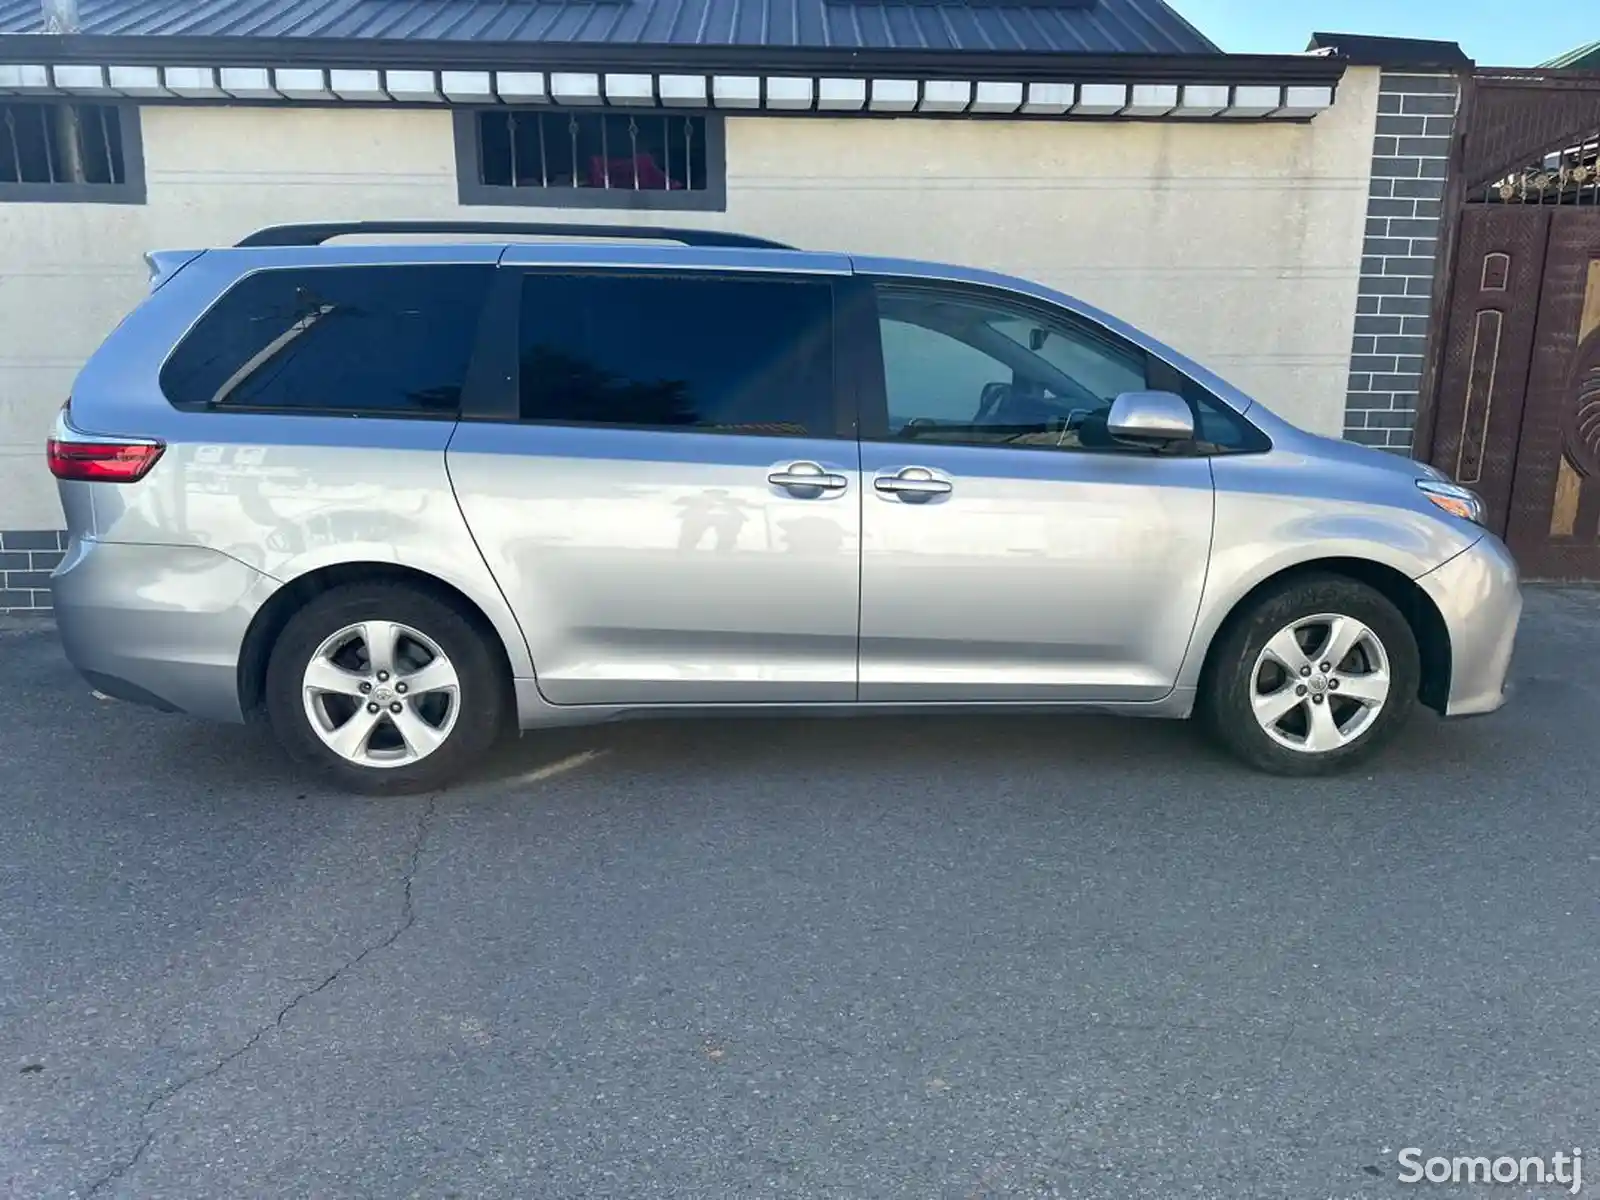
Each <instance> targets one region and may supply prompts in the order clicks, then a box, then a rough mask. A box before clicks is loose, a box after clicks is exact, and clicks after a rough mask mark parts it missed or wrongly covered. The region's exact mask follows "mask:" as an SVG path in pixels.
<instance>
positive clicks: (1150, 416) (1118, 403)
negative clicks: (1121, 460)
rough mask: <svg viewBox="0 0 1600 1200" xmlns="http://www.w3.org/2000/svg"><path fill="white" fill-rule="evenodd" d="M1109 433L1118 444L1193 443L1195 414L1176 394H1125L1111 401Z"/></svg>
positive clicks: (1159, 444) (1158, 444)
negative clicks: (1119, 442)
mask: <svg viewBox="0 0 1600 1200" xmlns="http://www.w3.org/2000/svg"><path fill="white" fill-rule="evenodd" d="M1106 432H1107V433H1109V434H1110V435H1111V436H1112V437H1114V438H1116V439H1117V440H1118V441H1123V442H1136V443H1138V444H1140V445H1144V446H1166V445H1170V444H1171V443H1173V442H1192V441H1194V413H1193V411H1191V409H1190V408H1189V402H1188V401H1187V400H1185V399H1184V398H1183V397H1182V396H1180V395H1178V394H1177V393H1175V392H1123V393H1122V395H1120V396H1118V397H1117V398H1116V399H1115V400H1113V401H1112V402H1111V411H1110V412H1109V413H1108V414H1106Z"/></svg>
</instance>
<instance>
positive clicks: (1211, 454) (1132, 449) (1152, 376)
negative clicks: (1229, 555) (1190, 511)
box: [857, 275, 1272, 458]
mask: <svg viewBox="0 0 1600 1200" xmlns="http://www.w3.org/2000/svg"><path fill="white" fill-rule="evenodd" d="M857 278H858V279H859V280H861V281H862V283H863V285H864V287H865V289H866V297H865V299H866V301H867V303H868V305H869V306H870V307H869V309H868V311H869V312H870V314H871V317H870V321H869V322H868V323H869V325H870V329H869V330H865V331H863V332H862V333H861V334H859V335H857V336H858V337H860V338H863V339H865V340H867V341H868V342H869V344H870V347H871V360H872V366H871V367H870V368H869V369H868V370H867V371H866V372H865V373H864V374H863V376H862V379H861V381H860V383H859V385H858V390H859V394H860V404H861V410H860V425H861V440H862V441H863V442H874V443H878V444H885V445H895V446H907V447H912V446H917V445H924V446H961V447H965V448H968V449H980V450H1008V451H1009V450H1016V451H1022V452H1027V453H1036V452H1044V453H1048V454H1100V455H1104V454H1116V455H1129V454H1132V455H1139V454H1145V455H1148V454H1151V453H1154V451H1152V450H1151V449H1150V448H1149V447H1141V446H1135V445H1132V444H1130V445H1128V446H1126V447H1122V446H1119V447H1115V448H1109V447H1098V446H1072V447H1058V446H1041V445H1029V444H1025V443H1017V444H1004V443H995V442H979V441H971V442H964V441H958V440H955V439H951V440H948V441H947V440H944V439H939V440H932V439H930V440H927V441H923V442H920V443H919V442H918V441H917V440H916V439H908V438H904V437H897V436H895V435H894V434H893V433H892V432H891V431H890V428H889V394H888V380H887V365H886V363H885V361H884V354H883V340H882V337H881V334H880V328H879V321H880V319H881V314H880V313H879V309H878V289H879V288H880V287H882V288H886V289H890V290H892V291H895V292H899V293H922V294H926V295H928V296H931V297H939V298H943V299H948V300H950V301H953V302H966V303H970V304H978V305H986V306H992V307H995V308H998V309H1001V310H1009V311H1011V312H1015V313H1018V314H1019V315H1021V314H1026V315H1028V316H1031V317H1037V318H1038V319H1039V320H1040V321H1041V322H1044V323H1047V324H1056V325H1064V326H1068V327H1071V326H1073V325H1078V326H1086V327H1090V328H1091V329H1092V331H1093V332H1094V334H1095V335H1096V336H1098V337H1100V338H1103V339H1105V340H1106V341H1109V342H1111V343H1112V344H1114V345H1117V346H1119V347H1126V348H1127V349H1130V350H1132V351H1134V352H1135V353H1136V354H1138V355H1140V356H1142V357H1143V358H1144V360H1145V379H1146V387H1148V388H1152V389H1156V390H1164V391H1172V392H1176V393H1177V394H1178V395H1180V396H1181V397H1182V398H1183V399H1184V400H1185V401H1187V402H1188V404H1189V408H1190V411H1191V412H1192V413H1194V416H1195V422H1196V427H1197V428H1198V425H1199V420H1200V414H1199V406H1200V405H1201V404H1210V405H1212V406H1213V407H1215V408H1218V409H1221V410H1222V411H1223V412H1225V413H1228V414H1229V415H1230V416H1231V417H1232V418H1233V420H1234V421H1236V422H1237V423H1238V425H1239V426H1240V428H1241V429H1242V430H1243V431H1244V434H1245V438H1246V441H1247V442H1248V444H1247V445H1245V446H1241V447H1224V446H1208V445H1205V444H1203V443H1200V442H1198V441H1196V442H1191V443H1188V444H1187V445H1186V446H1184V447H1178V448H1173V449H1169V450H1165V451H1162V452H1163V453H1166V454H1169V455H1171V454H1186V455H1189V456H1191V457H1206V458H1218V457H1231V456H1233V455H1239V454H1265V453H1266V452H1267V451H1269V450H1271V449H1272V439H1271V438H1269V437H1268V436H1267V435H1266V433H1264V432H1263V431H1262V430H1261V429H1260V427H1259V426H1257V425H1256V424H1255V423H1254V422H1252V421H1250V420H1249V419H1248V418H1247V417H1246V416H1245V415H1244V414H1243V413H1241V412H1240V411H1239V410H1238V409H1236V408H1234V407H1233V405H1231V404H1228V403H1227V402H1225V401H1224V400H1223V399H1222V398H1221V397H1220V396H1218V395H1216V393H1214V392H1213V391H1212V390H1211V389H1210V388H1208V387H1206V386H1205V385H1204V384H1202V383H1201V382H1200V381H1199V380H1197V379H1195V378H1193V377H1192V376H1190V375H1188V374H1186V373H1184V372H1183V371H1181V370H1179V369H1178V368H1177V367H1176V366H1174V365H1173V364H1172V363H1170V362H1168V361H1167V360H1166V359H1164V358H1162V357H1161V356H1160V355H1158V354H1155V353H1153V352H1152V351H1150V350H1147V349H1146V348H1145V347H1143V346H1141V345H1139V344H1138V343H1137V342H1133V341H1130V340H1129V339H1127V338H1125V337H1123V336H1122V335H1121V334H1119V333H1117V332H1116V331H1114V330H1112V329H1108V328H1106V327H1105V326H1103V325H1101V324H1100V323H1099V322H1098V321H1095V320H1093V319H1092V318H1090V317H1086V316H1084V315H1083V314H1081V313H1077V312H1074V311H1072V310H1071V309H1069V308H1062V307H1060V306H1058V305H1053V304H1049V303H1047V302H1045V301H1042V300H1038V299H1036V298H1034V297H1032V296H1026V295H1022V294H1020V293H1017V292H1010V291H1007V290H1005V289H1004V288H996V287H987V286H984V285H982V284H973V283H965V282H953V281H944V280H935V279H921V278H917V277H915V276H899V275H862V276H857Z"/></svg>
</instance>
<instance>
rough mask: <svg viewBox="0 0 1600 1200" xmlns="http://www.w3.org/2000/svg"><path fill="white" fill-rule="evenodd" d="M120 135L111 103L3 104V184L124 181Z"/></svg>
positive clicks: (0, 125) (0, 124) (119, 123)
mask: <svg viewBox="0 0 1600 1200" xmlns="http://www.w3.org/2000/svg"><path fill="white" fill-rule="evenodd" d="M122 134H123V131H122V114H121V113H120V111H119V110H118V109H117V108H115V107H113V106H111V105H105V104H38V103H28V102H16V101H6V102H3V103H0V184H4V183H33V184H62V185H70V184H91V185H92V184H106V185H113V184H125V183H127V182H128V164H127V163H126V161H125V160H124V157H123V136H122Z"/></svg>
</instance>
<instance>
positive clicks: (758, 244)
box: [236, 221, 794, 250]
mask: <svg viewBox="0 0 1600 1200" xmlns="http://www.w3.org/2000/svg"><path fill="white" fill-rule="evenodd" d="M363 233H487V234H505V235H508V236H509V235H512V234H542V235H544V236H547V237H584V238H630V239H638V240H641V241H658V242H677V243H679V244H680V245H684V246H729V247H740V248H743V249H747V250H792V249H794V247H793V246H785V245H784V244H783V243H782V242H772V241H768V240H767V239H766V238H758V237H751V236H749V235H748V234H743V233H722V232H719V231H717V230H714V229H653V228H651V227H649V226H646V225H563V224H546V223H543V222H537V221H326V222H321V223H316V224H307V225H269V226H267V227H266V228H265V229H258V230H256V231H255V232H254V233H252V234H251V235H250V236H249V237H247V238H245V239H244V240H243V241H241V242H238V243H236V244H237V245H239V246H320V245H322V243H324V242H326V241H328V240H330V239H332V238H336V237H348V236H350V235H351V234H363Z"/></svg>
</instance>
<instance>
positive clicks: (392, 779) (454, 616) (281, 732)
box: [265, 583, 511, 795]
mask: <svg viewBox="0 0 1600 1200" xmlns="http://www.w3.org/2000/svg"><path fill="white" fill-rule="evenodd" d="M363 621H386V622H394V623H397V624H401V625H407V626H410V627H411V628H412V629H414V630H416V631H417V632H418V633H420V634H422V635H424V636H425V637H426V638H427V639H429V640H430V641H432V642H433V643H435V644H436V646H437V648H438V649H439V650H441V651H442V652H443V653H444V654H445V656H446V657H447V658H448V659H449V661H450V664H451V665H452V666H453V667H454V668H455V671H456V675H457V678H458V680H459V692H458V694H457V705H458V709H457V712H456V716H455V720H454V723H453V725H452V726H451V727H450V729H449V732H448V733H447V734H446V736H445V738H444V741H443V742H442V743H441V744H439V745H438V747H437V748H436V749H434V750H432V751H431V752H430V753H428V754H426V755H425V756H424V757H422V758H419V759H417V760H416V761H413V762H407V763H404V764H403V765H398V766H388V767H378V766H363V765H360V764H358V763H355V762H352V761H350V760H348V759H346V758H344V757H341V756H340V755H339V754H338V753H337V752H336V751H334V750H333V749H332V748H330V747H329V746H328V745H326V744H325V743H324V742H323V740H322V738H321V737H320V736H319V735H318V733H317V732H316V730H315V729H314V728H313V726H312V718H311V717H310V716H309V715H308V714H307V712H306V704H305V702H304V701H303V699H302V679H303V676H304V672H305V670H306V667H307V665H308V664H309V663H310V661H311V659H312V658H313V656H314V655H316V653H317V651H318V649H319V648H320V647H321V646H322V644H323V643H324V642H325V641H326V640H327V639H328V638H330V637H332V636H334V635H335V634H336V633H338V632H339V631H340V630H341V629H344V628H345V627H346V626H349V625H354V624H356V623H359V622H363ZM265 702H266V703H265V707H266V712H267V719H268V721H269V722H270V723H271V726H272V730H273V733H274V734H275V735H276V737H277V739H278V741H279V742H280V743H281V744H282V746H283V748H284V749H285V750H286V751H288V753H289V754H290V755H291V756H292V757H293V758H295V759H296V760H297V761H299V762H302V763H305V764H308V765H310V766H313V767H316V768H318V769H319V770H321V771H322V772H323V773H324V774H325V775H326V776H328V777H329V778H330V779H331V781H332V782H334V783H335V784H336V785H337V786H339V787H340V788H343V789H344V790H346V791H352V792H362V793H367V794H372V795H402V794H406V793H412V792H425V791H432V790H435V789H437V788H440V787H443V786H445V785H447V784H449V783H451V782H453V781H455V780H456V779H458V778H460V777H461V776H462V775H464V774H466V773H467V771H469V770H470V769H471V768H472V766H473V765H475V764H477V763H478V762H481V761H482V758H483V756H484V755H485V753H487V752H488V751H489V749H490V748H491V747H492V746H493V745H494V743H495V741H496V740H497V739H498V738H499V736H500V735H501V733H502V732H503V731H504V729H505V727H506V723H507V720H508V718H509V714H510V712H511V696H510V686H509V681H508V680H507V678H506V675H505V670H504V667H503V664H502V661H501V659H500V656H499V654H498V653H496V651H495V649H494V647H493V646H492V644H491V643H490V642H489V641H488V640H487V638H486V636H485V635H484V634H483V633H481V632H480V631H479V630H478V629H477V628H476V627H475V626H474V625H473V623H472V622H471V621H470V620H468V619H467V617H466V616H465V615H464V614H462V613H461V612H460V611H459V610H458V609H457V608H456V607H455V606H454V605H453V604H451V603H450V602H449V601H447V600H445V599H443V598H441V597H439V596H436V595H433V594H430V593H429V592H426V591H423V590H421V589H419V588H415V587H411V586H408V585H406V584H403V583H360V584H349V585H346V586H343V587H337V588H333V589H331V590H329V591H326V592H323V593H321V594H320V595H318V596H317V597H315V598H314V599H312V600H311V601H310V602H308V603H307V604H306V605H305V607H303V608H302V609H300V611H298V612H297V613H295V614H294V616H292V617H291V618H289V622H288V624H286V625H285V626H284V628H283V632H282V633H280V634H279V635H278V639H277V641H276V642H275V643H274V644H273V647H272V653H271V655H270V657H269V658H268V661H267V677H266V694H265ZM388 736H390V737H391V739H392V738H393V737H396V736H398V735H397V734H390V735H388Z"/></svg>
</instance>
